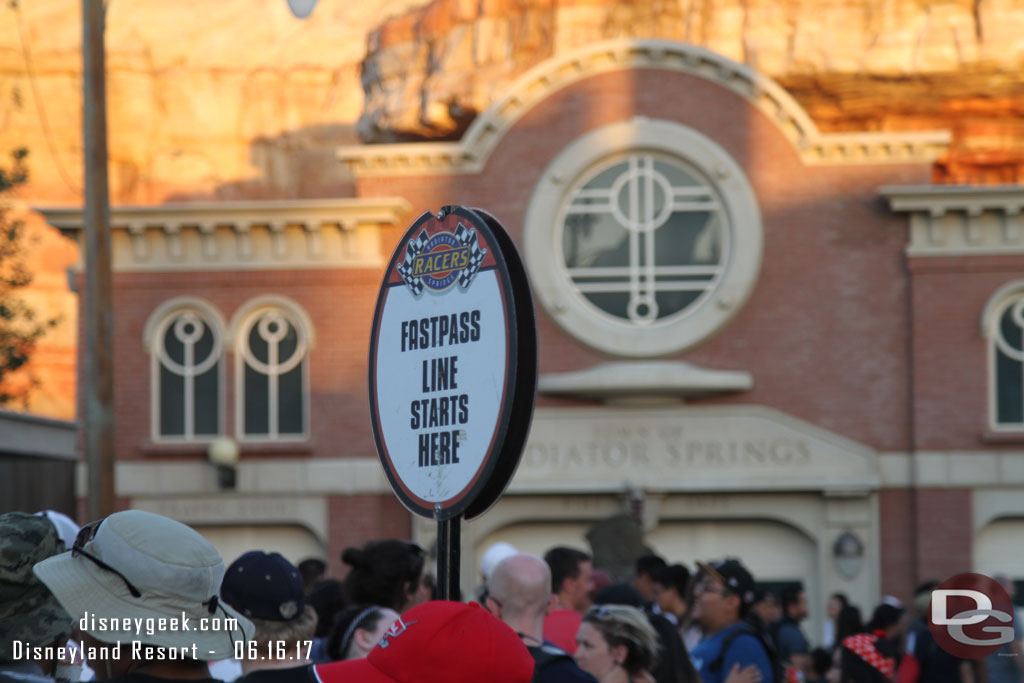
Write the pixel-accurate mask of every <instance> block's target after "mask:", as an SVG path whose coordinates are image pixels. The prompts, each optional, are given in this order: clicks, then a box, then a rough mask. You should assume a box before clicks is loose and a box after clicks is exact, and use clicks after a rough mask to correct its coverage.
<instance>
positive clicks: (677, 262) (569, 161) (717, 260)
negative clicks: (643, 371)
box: [524, 119, 761, 356]
mask: <svg viewBox="0 0 1024 683" xmlns="http://www.w3.org/2000/svg"><path fill="white" fill-rule="evenodd" d="M698 160H699V161H698ZM524 246H525V253H526V262H527V265H528V267H529V270H530V276H531V279H532V280H533V284H534V288H535V291H536V294H537V296H538V299H539V300H540V301H541V304H542V305H543V306H544V307H545V309H546V310H547V311H548V312H549V313H550V314H551V315H552V317H553V318H554V319H555V320H556V321H558V322H559V324H561V325H562V327H563V328H565V329H566V330H567V331H568V332H569V333H570V334H572V335H573V336H575V337H576V338H577V339H579V340H580V341H582V342H584V343H586V344H588V345H590V346H593V347H595V348H597V349H599V350H602V351H607V352H609V353H614V354H617V355H623V356H651V355H658V354H665V353H672V352H676V351H680V350H683V349H685V348H688V347H691V346H693V345H695V344H697V343H698V342H700V341H702V340H703V339H705V338H706V337H707V336H708V335H710V334H712V333H713V332H714V331H715V330H717V329H719V328H720V327H721V326H722V325H724V324H725V323H726V322H727V321H728V319H729V318H731V317H732V315H733V314H734V313H735V312H736V310H738V308H739V306H740V305H741V304H742V303H743V301H744V300H745V299H746V297H747V296H748V295H749V293H750V290H751V289H752V287H753V283H754V280H755V279H756V276H757V271H758V268H759V267H760V262H761V221H760V214H759V212H758V210H757V204H756V201H755V199H754V195H753V191H752V190H751V189H750V186H749V185H748V184H747V182H746V179H745V178H744V176H743V173H742V171H740V169H739V167H738V166H737V165H736V164H735V162H733V161H732V159H731V158H730V157H729V156H728V154H726V152H725V151H724V150H722V149H721V148H719V147H718V146H717V145H715V144H714V143H713V142H711V141H710V140H708V139H707V138H705V137H704V136H702V135H700V134H699V133H696V132H695V131H692V130H691V129H689V128H685V127H683V126H680V125H678V124H674V123H669V122H664V121H649V120H646V119H635V120H633V121H630V122H626V123H620V124H613V125H611V126H606V127H604V128H601V129H598V130H596V131H593V132H591V133H588V134H587V135H584V136H583V137H581V138H579V139H578V140H577V141H576V142H574V143H573V144H572V145H570V146H569V147H568V148H567V149H566V150H564V151H563V152H562V153H561V154H559V156H558V157H557V158H556V159H555V160H554V161H553V162H552V163H551V165H550V166H549V167H548V168H547V169H546V170H545V172H544V174H543V176H542V177H541V180H540V182H539V183H538V185H537V187H536V188H535V189H534V193H533V196H532V197H531V200H530V205H529V208H528V209H527V218H526V225H525V228H524Z"/></svg>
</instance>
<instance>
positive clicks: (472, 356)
mask: <svg viewBox="0 0 1024 683" xmlns="http://www.w3.org/2000/svg"><path fill="white" fill-rule="evenodd" d="M536 347H537V328H536V319H535V317H534V310H533V299H532V297H531V296H530V289H529V284H528V281H527V278H526V270H525V268H524V267H523V264H522V259H521V258H520V256H519V253H518V251H517V250H516V248H515V245H514V243H513V242H512V239H511V238H510V237H509V236H508V234H507V233H506V232H505V230H504V228H503V227H502V226H501V224H500V223H498V221H497V220H496V219H495V218H494V217H493V216H490V215H489V214H487V213H485V212H483V211H481V210H480V209H467V208H465V207H461V206H455V207H445V208H443V209H442V210H441V211H440V212H439V213H438V214H437V215H434V214H431V213H424V214H423V215H422V216H420V217H419V218H418V219H417V220H416V221H415V222H414V223H413V224H412V226H411V227H410V228H409V229H408V231H406V233H405V235H404V236H403V237H402V240H401V241H400V242H399V244H398V248H397V249H396V250H395V253H394V255H393V256H392V257H391V262H390V263H389V264H388V268H387V270H386V271H385V274H384V281H383V283H382V284H381V288H380V293H379V294H378V296H377V307H376V310H375V312H374V317H373V329H372V333H371V337H370V359H369V361H370V362H369V380H370V418H371V423H372V425H373V435H374V439H375V441H376V444H377V454H378V456H379V457H380V460H381V464H382V465H383V466H384V471H385V472H386V473H387V476H388V479H389V480H390V482H391V487H392V488H393V489H394V491H395V494H396V495H397V496H398V498H399V500H401V501H402V503H403V504H404V505H405V506H406V507H407V508H408V509H409V510H410V511H412V512H414V513H416V514H419V515H422V516H424V517H430V518H433V519H437V520H444V519H451V518H453V517H455V516H457V515H460V514H464V515H465V516H466V517H467V518H472V517H474V516H476V515H479V514H481V513H483V512H484V511H485V510H486V509H487V508H489V507H490V506H491V505H492V504H493V503H494V502H496V501H497V499H498V498H499V497H500V496H501V493H502V492H503V491H504V490H505V487H506V485H507V484H508V482H509V481H510V480H511V479H512V475H513V474H514V473H515V469H516V466H517V465H518V463H519V456H520V455H521V453H522V448H523V445H524V444H525V441H526V434H527V432H528V431H529V426H530V420H531V418H532V416H533V403H534V394H535V391H536V387H537V350H536Z"/></svg>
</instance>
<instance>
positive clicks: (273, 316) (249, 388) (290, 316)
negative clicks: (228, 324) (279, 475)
mask: <svg viewBox="0 0 1024 683" xmlns="http://www.w3.org/2000/svg"><path fill="white" fill-rule="evenodd" d="M236 320H237V321H238V324H237V325H235V326H234V329H235V357H236V359H235V368H236V377H235V385H236V387H237V394H236V401H235V405H236V407H237V416H238V418H237V419H238V422H237V433H238V435H239V437H240V438H242V439H246V440H279V439H301V438H305V437H306V436H308V433H309V429H308V421H309V415H308V414H309V362H308V356H309V349H310V346H311V343H312V326H311V325H310V323H309V318H308V317H307V316H306V314H305V313H304V312H303V311H302V310H301V308H299V306H298V305H297V304H295V303H294V302H291V301H288V300H286V299H283V298H277V297H275V298H268V299H261V300H258V301H255V302H250V303H249V304H247V305H246V306H245V307H243V310H242V311H240V312H239V315H236Z"/></svg>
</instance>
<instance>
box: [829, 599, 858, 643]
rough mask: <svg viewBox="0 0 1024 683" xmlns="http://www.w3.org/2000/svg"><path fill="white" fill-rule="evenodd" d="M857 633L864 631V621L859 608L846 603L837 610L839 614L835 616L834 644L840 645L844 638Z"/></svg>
mask: <svg viewBox="0 0 1024 683" xmlns="http://www.w3.org/2000/svg"><path fill="white" fill-rule="evenodd" d="M858 633H864V622H863V620H862V617H861V615H860V609H858V608H857V607H855V606H854V605H847V606H846V607H844V608H842V609H841V610H839V615H838V616H837V617H836V644H837V645H842V643H843V641H844V640H846V639H847V638H849V637H850V636H853V635H857V634H858Z"/></svg>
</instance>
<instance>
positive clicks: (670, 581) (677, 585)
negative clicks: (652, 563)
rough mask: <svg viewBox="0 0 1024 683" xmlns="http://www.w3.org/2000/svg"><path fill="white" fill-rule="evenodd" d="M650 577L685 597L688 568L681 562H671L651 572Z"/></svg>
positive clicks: (687, 583) (688, 582)
mask: <svg viewBox="0 0 1024 683" xmlns="http://www.w3.org/2000/svg"><path fill="white" fill-rule="evenodd" d="M651 579H652V580H653V581H654V582H655V583H659V584H661V585H662V586H664V587H665V588H674V589H675V591H676V593H679V597H681V598H683V599H684V600H685V599H686V589H687V587H688V586H689V585H690V570H689V569H687V568H686V567H684V566H683V565H681V564H673V565H669V566H667V567H662V568H661V569H655V570H654V572H652V573H651Z"/></svg>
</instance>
